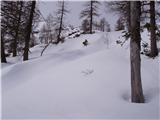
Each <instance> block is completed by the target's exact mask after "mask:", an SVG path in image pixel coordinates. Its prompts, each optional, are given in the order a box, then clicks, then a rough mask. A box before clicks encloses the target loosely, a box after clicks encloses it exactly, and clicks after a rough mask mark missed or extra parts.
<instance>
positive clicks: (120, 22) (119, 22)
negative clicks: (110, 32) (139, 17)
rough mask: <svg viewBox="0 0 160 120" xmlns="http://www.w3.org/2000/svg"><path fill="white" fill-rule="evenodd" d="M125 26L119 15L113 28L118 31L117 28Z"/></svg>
mask: <svg viewBox="0 0 160 120" xmlns="http://www.w3.org/2000/svg"><path fill="white" fill-rule="evenodd" d="M124 28H125V26H124V20H123V18H122V17H120V18H119V19H118V20H117V24H116V28H115V30H116V31H119V30H124Z"/></svg>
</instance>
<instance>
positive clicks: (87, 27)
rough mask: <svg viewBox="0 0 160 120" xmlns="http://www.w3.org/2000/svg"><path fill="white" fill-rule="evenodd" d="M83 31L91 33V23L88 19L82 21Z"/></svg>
mask: <svg viewBox="0 0 160 120" xmlns="http://www.w3.org/2000/svg"><path fill="white" fill-rule="evenodd" d="M82 30H83V32H84V33H89V21H88V20H87V19H85V20H83V21H82Z"/></svg>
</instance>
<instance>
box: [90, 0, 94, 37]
mask: <svg viewBox="0 0 160 120" xmlns="http://www.w3.org/2000/svg"><path fill="white" fill-rule="evenodd" d="M92 6H93V1H92V0H91V12H90V34H92V24H93V7H92Z"/></svg>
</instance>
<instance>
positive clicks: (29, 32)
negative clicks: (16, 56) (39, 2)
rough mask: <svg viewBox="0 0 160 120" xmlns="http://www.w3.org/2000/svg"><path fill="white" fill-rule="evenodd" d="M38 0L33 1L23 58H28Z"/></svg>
mask: <svg viewBox="0 0 160 120" xmlns="http://www.w3.org/2000/svg"><path fill="white" fill-rule="evenodd" d="M35 5H36V1H32V6H31V10H30V16H29V22H28V25H27V27H26V29H27V30H26V31H27V33H26V37H25V47H24V54H23V60H24V61H25V60H28V51H29V42H30V34H31V31H32V21H33V14H34V9H35Z"/></svg>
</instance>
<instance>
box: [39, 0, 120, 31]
mask: <svg viewBox="0 0 160 120" xmlns="http://www.w3.org/2000/svg"><path fill="white" fill-rule="evenodd" d="M85 2H86V1H67V6H68V9H69V11H70V13H68V15H67V16H66V23H69V24H71V25H74V26H80V25H81V19H80V18H79V16H80V12H81V11H82V10H83V5H84V4H85ZM38 4H39V8H40V11H41V13H42V14H43V16H44V17H45V18H46V17H47V16H48V15H49V14H50V13H51V14H52V15H53V16H54V11H56V9H57V2H56V1H39V3H38ZM106 11H107V12H106ZM99 14H100V16H99V17H98V19H100V18H102V17H105V18H106V20H107V21H108V22H109V24H110V25H111V28H112V29H114V26H115V23H116V21H117V18H118V15H116V14H115V13H113V12H111V11H109V10H106V8H105V6H104V2H102V1H101V5H100V6H99Z"/></svg>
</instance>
